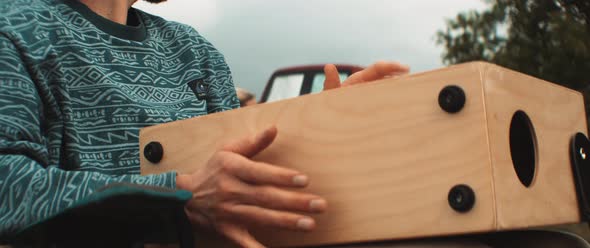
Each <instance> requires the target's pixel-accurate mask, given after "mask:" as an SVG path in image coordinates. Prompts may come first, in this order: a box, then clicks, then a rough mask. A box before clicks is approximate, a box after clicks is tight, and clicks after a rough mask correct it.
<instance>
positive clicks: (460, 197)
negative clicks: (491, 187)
mask: <svg viewBox="0 0 590 248" xmlns="http://www.w3.org/2000/svg"><path fill="white" fill-rule="evenodd" d="M448 200H449V205H450V206H451V208H452V209H454V210H455V211H457V212H459V213H466V212H469V211H470V210H471V209H472V208H473V205H475V192H473V190H472V189H471V187H469V186H467V185H464V184H461V185H457V186H455V187H453V188H452V189H451V191H449V196H448Z"/></svg>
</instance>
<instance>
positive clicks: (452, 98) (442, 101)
mask: <svg viewBox="0 0 590 248" xmlns="http://www.w3.org/2000/svg"><path fill="white" fill-rule="evenodd" d="M465 100H466V98H465V92H464V91H463V89H461V87H459V86H456V85H450V86H446V87H445V88H443V89H442V90H441V91H440V93H439V94H438V105H439V106H440V107H441V108H442V109H443V110H444V111H446V112H448V113H457V112H459V111H461V109H463V107H464V106H465Z"/></svg>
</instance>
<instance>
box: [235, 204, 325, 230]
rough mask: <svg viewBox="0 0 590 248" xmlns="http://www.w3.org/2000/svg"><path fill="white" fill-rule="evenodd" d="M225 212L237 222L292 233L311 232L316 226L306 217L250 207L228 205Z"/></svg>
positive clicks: (313, 221) (312, 220)
mask: <svg viewBox="0 0 590 248" xmlns="http://www.w3.org/2000/svg"><path fill="white" fill-rule="evenodd" d="M227 211H228V213H230V214H231V215H232V216H233V217H234V218H235V219H236V220H237V221H240V222H241V223H248V224H250V225H257V226H264V227H270V228H281V229H286V230H293V231H311V230H313V229H314V228H315V225H316V224H315V220H314V219H312V218H310V217H307V216H303V215H299V214H295V213H289V212H283V211H278V210H272V209H265V208H261V207H257V206H251V205H230V206H229V207H228V209H227Z"/></svg>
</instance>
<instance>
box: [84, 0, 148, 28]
mask: <svg viewBox="0 0 590 248" xmlns="http://www.w3.org/2000/svg"><path fill="white" fill-rule="evenodd" d="M79 1H80V2H81V3H83V4H85V5H86V6H88V8H90V9H91V10H92V11H94V12H95V13H97V14H99V15H100V16H102V17H104V18H107V19H109V20H111V21H114V22H116V23H120V24H123V25H125V24H127V11H128V10H129V8H131V5H133V4H134V3H135V2H136V1H137V0H79Z"/></svg>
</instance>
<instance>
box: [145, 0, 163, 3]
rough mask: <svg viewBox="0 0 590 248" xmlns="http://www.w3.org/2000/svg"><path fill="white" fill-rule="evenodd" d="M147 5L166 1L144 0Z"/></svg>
mask: <svg viewBox="0 0 590 248" xmlns="http://www.w3.org/2000/svg"><path fill="white" fill-rule="evenodd" d="M144 1H146V2H148V3H162V2H166V0H144Z"/></svg>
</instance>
